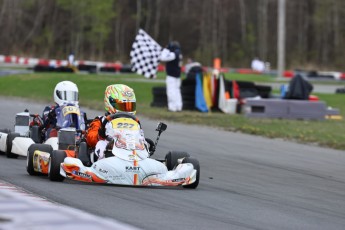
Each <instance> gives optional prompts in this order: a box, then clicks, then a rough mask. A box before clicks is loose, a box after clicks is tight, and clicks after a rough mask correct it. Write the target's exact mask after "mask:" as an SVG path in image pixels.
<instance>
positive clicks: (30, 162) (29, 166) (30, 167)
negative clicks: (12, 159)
mask: <svg viewBox="0 0 345 230" xmlns="http://www.w3.org/2000/svg"><path fill="white" fill-rule="evenodd" d="M36 150H39V151H42V152H47V153H50V154H51V153H52V152H53V147H51V146H50V145H45V144H32V145H30V147H29V149H28V155H27V157H26V171H27V172H28V173H29V175H31V176H34V175H39V174H40V173H39V172H36V171H35V170H34V153H35V151H36Z"/></svg>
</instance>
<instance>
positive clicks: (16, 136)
mask: <svg viewBox="0 0 345 230" xmlns="http://www.w3.org/2000/svg"><path fill="white" fill-rule="evenodd" d="M55 113H56V119H57V123H56V130H59V132H58V133H59V135H60V134H61V136H62V140H61V141H62V142H61V141H59V135H55V136H54V135H51V136H50V137H49V138H48V139H46V140H45V129H44V128H43V127H42V125H43V121H42V118H41V117H40V116H39V115H37V114H30V113H29V112H28V111H25V112H24V113H18V114H17V116H16V123H15V131H14V132H10V133H0V151H3V152H5V153H6V156H7V157H9V158H17V157H18V156H27V154H28V150H29V149H30V147H31V149H32V145H34V146H35V147H38V146H40V145H42V143H44V145H46V146H45V147H43V148H44V150H47V149H49V150H50V152H51V151H52V150H54V149H59V148H60V147H59V146H62V145H63V142H64V141H65V140H64V138H63V137H64V135H63V134H62V133H64V132H68V133H70V132H73V131H74V132H76V130H85V126H86V124H85V120H86V114H85V113H83V112H80V110H79V106H78V105H74V104H66V105H62V106H61V107H59V108H57V109H56V110H55ZM71 127H72V130H71ZM78 135H79V136H80V133H78ZM60 142H61V143H60ZM59 143H60V144H59ZM48 146H50V147H48Z"/></svg>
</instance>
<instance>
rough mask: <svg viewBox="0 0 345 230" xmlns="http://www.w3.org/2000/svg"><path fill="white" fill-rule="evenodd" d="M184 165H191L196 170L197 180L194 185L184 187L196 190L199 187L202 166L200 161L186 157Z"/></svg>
mask: <svg viewBox="0 0 345 230" xmlns="http://www.w3.org/2000/svg"><path fill="white" fill-rule="evenodd" d="M182 163H191V164H192V165H193V167H194V169H195V170H196V180H195V182H194V183H193V184H188V185H183V187H184V188H191V189H195V188H196V187H198V185H199V178H200V164H199V161H198V160H197V159H196V158H194V157H186V158H184V159H183V161H182Z"/></svg>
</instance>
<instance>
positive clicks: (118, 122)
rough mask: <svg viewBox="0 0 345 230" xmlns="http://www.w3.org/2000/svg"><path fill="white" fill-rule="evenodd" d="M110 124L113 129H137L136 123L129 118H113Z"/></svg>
mask: <svg viewBox="0 0 345 230" xmlns="http://www.w3.org/2000/svg"><path fill="white" fill-rule="evenodd" d="M111 124H112V126H113V128H115V129H122V130H123V129H127V130H139V125H138V123H137V122H136V121H134V120H133V119H130V118H119V119H114V120H112V121H111Z"/></svg>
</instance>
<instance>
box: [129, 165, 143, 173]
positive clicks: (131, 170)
mask: <svg viewBox="0 0 345 230" xmlns="http://www.w3.org/2000/svg"><path fill="white" fill-rule="evenodd" d="M139 170H140V167H139V166H126V172H135V173H139Z"/></svg>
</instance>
